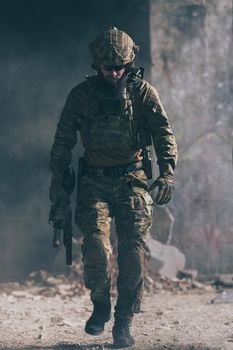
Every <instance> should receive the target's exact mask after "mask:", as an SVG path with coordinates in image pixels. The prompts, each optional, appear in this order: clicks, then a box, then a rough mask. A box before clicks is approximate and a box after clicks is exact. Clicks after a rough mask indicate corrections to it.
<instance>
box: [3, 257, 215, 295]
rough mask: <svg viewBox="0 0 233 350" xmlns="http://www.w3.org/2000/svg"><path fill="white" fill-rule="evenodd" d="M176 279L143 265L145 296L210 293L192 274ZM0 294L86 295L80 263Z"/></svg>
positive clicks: (13, 285) (113, 259)
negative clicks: (64, 270)
mask: <svg viewBox="0 0 233 350" xmlns="http://www.w3.org/2000/svg"><path fill="white" fill-rule="evenodd" d="M114 255H115V254H113V255H112V257H111V261H110V266H111V271H110V272H111V281H112V291H111V292H112V296H116V295H117V292H116V282H117V275H118V268H117V262H116V256H114ZM177 276H178V277H177V278H173V279H169V278H167V277H164V276H161V275H160V274H158V273H155V272H154V271H151V270H150V269H149V267H148V264H147V263H146V264H145V284H144V289H145V293H149V294H153V293H156V292H159V291H162V290H165V291H171V292H180V291H181V292H187V291H190V290H193V289H197V288H198V289H199V290H200V291H206V290H210V289H211V288H212V287H211V286H210V284H207V283H201V282H198V281H197V280H196V277H197V273H195V271H194V272H193V271H180V272H179V273H178V275H177ZM0 291H1V293H5V294H7V295H9V294H11V295H13V296H14V297H18V298H20V297H29V296H30V295H31V296H35V297H38V298H40V297H55V296H59V297H60V298H62V299H69V298H72V297H74V296H81V295H84V294H85V293H88V290H87V289H86V288H85V287H84V283H83V263H82V262H81V261H76V262H73V264H72V266H71V267H69V268H68V269H67V271H66V272H65V273H60V274H54V273H53V274H52V273H49V272H47V271H44V270H37V271H33V272H31V273H30V275H29V276H28V279H27V280H26V281H25V282H24V283H23V284H19V283H6V284H1V285H0Z"/></svg>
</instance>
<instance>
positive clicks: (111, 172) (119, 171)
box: [85, 162, 142, 177]
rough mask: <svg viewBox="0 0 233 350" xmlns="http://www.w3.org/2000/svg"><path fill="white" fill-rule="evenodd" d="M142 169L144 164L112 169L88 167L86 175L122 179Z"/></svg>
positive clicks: (119, 166) (112, 167)
mask: <svg viewBox="0 0 233 350" xmlns="http://www.w3.org/2000/svg"><path fill="white" fill-rule="evenodd" d="M140 169H142V162H136V163H133V164H126V165H117V166H111V167H100V166H91V165H86V169H85V173H86V174H88V175H92V176H110V177H121V176H123V175H127V174H128V173H132V172H134V171H136V170H140Z"/></svg>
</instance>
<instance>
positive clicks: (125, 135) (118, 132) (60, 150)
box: [50, 75, 177, 179]
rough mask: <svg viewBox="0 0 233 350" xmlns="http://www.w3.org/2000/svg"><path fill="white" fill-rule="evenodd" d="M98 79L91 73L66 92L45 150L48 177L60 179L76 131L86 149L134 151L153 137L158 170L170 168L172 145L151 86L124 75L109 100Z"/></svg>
mask: <svg viewBox="0 0 233 350" xmlns="http://www.w3.org/2000/svg"><path fill="white" fill-rule="evenodd" d="M101 83H102V82H101V81H100V78H99V77H98V76H97V75H95V76H92V77H89V78H87V80H86V81H84V82H82V83H80V84H79V85H78V86H76V87H75V88H73V89H72V90H71V92H70V93H69V95H68V98H67V101H66V104H65V106H64V109H63V111H62V114H61V117H60V121H59V123H58V125H57V130H56V134H55V138H54V143H53V146H52V150H51V160H50V169H51V171H52V173H53V176H54V177H55V178H57V179H61V177H62V174H63V171H64V169H65V168H66V167H67V166H68V165H69V164H70V163H71V161H72V153H71V151H72V148H73V147H74V146H75V144H76V142H77V131H79V132H80V135H81V139H82V143H83V146H84V147H85V148H86V149H87V150H91V149H94V150H100V151H101V150H102V151H104V148H108V149H110V150H112V151H114V149H118V148H121V149H122V150H123V151H124V150H125V152H127V151H128V150H129V149H133V150H135V151H136V150H138V149H140V148H143V147H145V146H149V145H151V144H152V140H153V146H154V149H155V153H156V156H157V163H158V165H159V168H160V173H163V172H164V171H168V172H169V173H173V169H174V168H175V165H176V161H177V145H176V141H175V137H174V135H173V132H172V129H171V126H170V124H169V121H168V118H167V115H166V113H165V110H164V108H163V106H162V104H161V101H160V98H159V95H158V92H157V91H156V89H155V88H154V87H153V86H152V85H151V84H149V83H148V82H147V81H145V80H142V79H139V78H137V79H128V82H127V85H126V87H125V90H124V91H123V92H122V96H121V98H117V99H113V98H112V97H109V96H108V93H107V91H106V89H104V88H103V86H102V85H103V84H101ZM106 95H107V96H106Z"/></svg>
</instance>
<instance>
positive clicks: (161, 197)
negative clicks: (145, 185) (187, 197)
mask: <svg viewBox="0 0 233 350" xmlns="http://www.w3.org/2000/svg"><path fill="white" fill-rule="evenodd" d="M156 187H158V193H157V195H156V197H155V199H154V201H155V203H156V204H158V205H163V204H167V203H168V202H169V201H170V199H171V196H172V191H173V190H174V180H173V176H172V175H163V176H159V177H158V178H157V179H156V180H155V181H154V182H153V183H152V184H151V186H150V187H149V192H151V191H153V190H154V189H155V188H156Z"/></svg>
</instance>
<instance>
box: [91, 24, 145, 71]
mask: <svg viewBox="0 0 233 350" xmlns="http://www.w3.org/2000/svg"><path fill="white" fill-rule="evenodd" d="M89 50H90V54H91V57H92V67H93V68H94V69H96V70H98V69H99V68H100V65H101V64H104V65H127V64H129V63H132V62H133V60H134V58H135V56H136V54H137V52H138V51H139V47H138V46H137V45H136V44H135V43H134V41H133V39H132V38H131V37H130V36H129V35H128V34H126V33H125V32H123V31H122V30H118V29H117V28H116V27H110V28H109V29H107V30H106V31H104V32H103V33H101V34H99V35H98V36H97V37H96V38H95V40H94V41H93V42H92V43H91V44H90V45H89Z"/></svg>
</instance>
